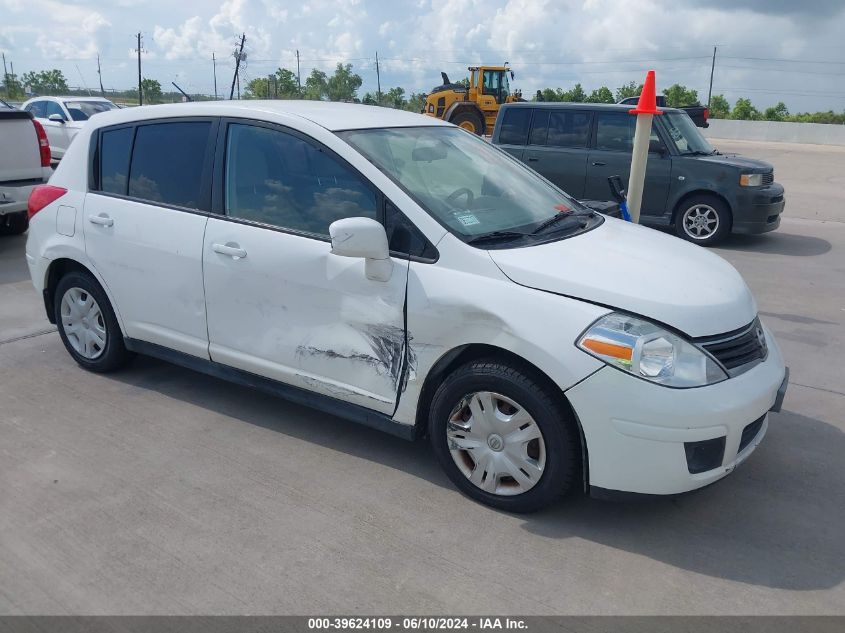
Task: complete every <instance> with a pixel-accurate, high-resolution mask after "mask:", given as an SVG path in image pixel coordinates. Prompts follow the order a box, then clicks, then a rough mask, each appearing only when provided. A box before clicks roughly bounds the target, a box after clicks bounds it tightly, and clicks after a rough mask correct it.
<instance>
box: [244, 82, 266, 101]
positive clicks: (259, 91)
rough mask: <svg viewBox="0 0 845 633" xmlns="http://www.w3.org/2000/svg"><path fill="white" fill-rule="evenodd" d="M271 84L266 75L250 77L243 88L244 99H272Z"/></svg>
mask: <svg viewBox="0 0 845 633" xmlns="http://www.w3.org/2000/svg"><path fill="white" fill-rule="evenodd" d="M272 98H273V84H272V82H271V81H270V79H269V78H267V77H258V78H256V79H252V80H250V81H249V83H247V85H246V87H245V88H244V99H272Z"/></svg>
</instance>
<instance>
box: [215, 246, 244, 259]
mask: <svg viewBox="0 0 845 633" xmlns="http://www.w3.org/2000/svg"><path fill="white" fill-rule="evenodd" d="M211 249H212V250H213V251H214V252H215V253H220V254H221V255H228V256H229V257H231V258H232V259H243V258H244V257H246V251H245V250H244V249H242V248H241V247H240V246H238V245H237V244H235V243H234V242H229V243H228V244H212V245H211Z"/></svg>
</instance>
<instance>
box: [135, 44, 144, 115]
mask: <svg viewBox="0 0 845 633" xmlns="http://www.w3.org/2000/svg"><path fill="white" fill-rule="evenodd" d="M136 50H137V51H138V105H139V106H140V105H144V94H143V92H142V91H141V32H140V31H138V48H137V49H136Z"/></svg>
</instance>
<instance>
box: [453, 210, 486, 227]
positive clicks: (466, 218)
mask: <svg viewBox="0 0 845 633" xmlns="http://www.w3.org/2000/svg"><path fill="white" fill-rule="evenodd" d="M455 218H456V219H457V220H458V222H460V223H461V224H463V225H464V226H473V225H475V224H481V222H479V221H478V218H477V217H475V216H474V215H473V214H472V213H467V214H465V215H456V216H455Z"/></svg>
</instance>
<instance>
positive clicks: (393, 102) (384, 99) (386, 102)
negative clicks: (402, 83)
mask: <svg viewBox="0 0 845 633" xmlns="http://www.w3.org/2000/svg"><path fill="white" fill-rule="evenodd" d="M405 103H406V101H405V89H404V88H399V87H398V86H397V87H396V88H391V89H390V90H388V91H387V92H385V93H383V94H382V95H381V105H383V106H387V107H389V108H396V109H397V110H401V109H402V108H404V107H405Z"/></svg>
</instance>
